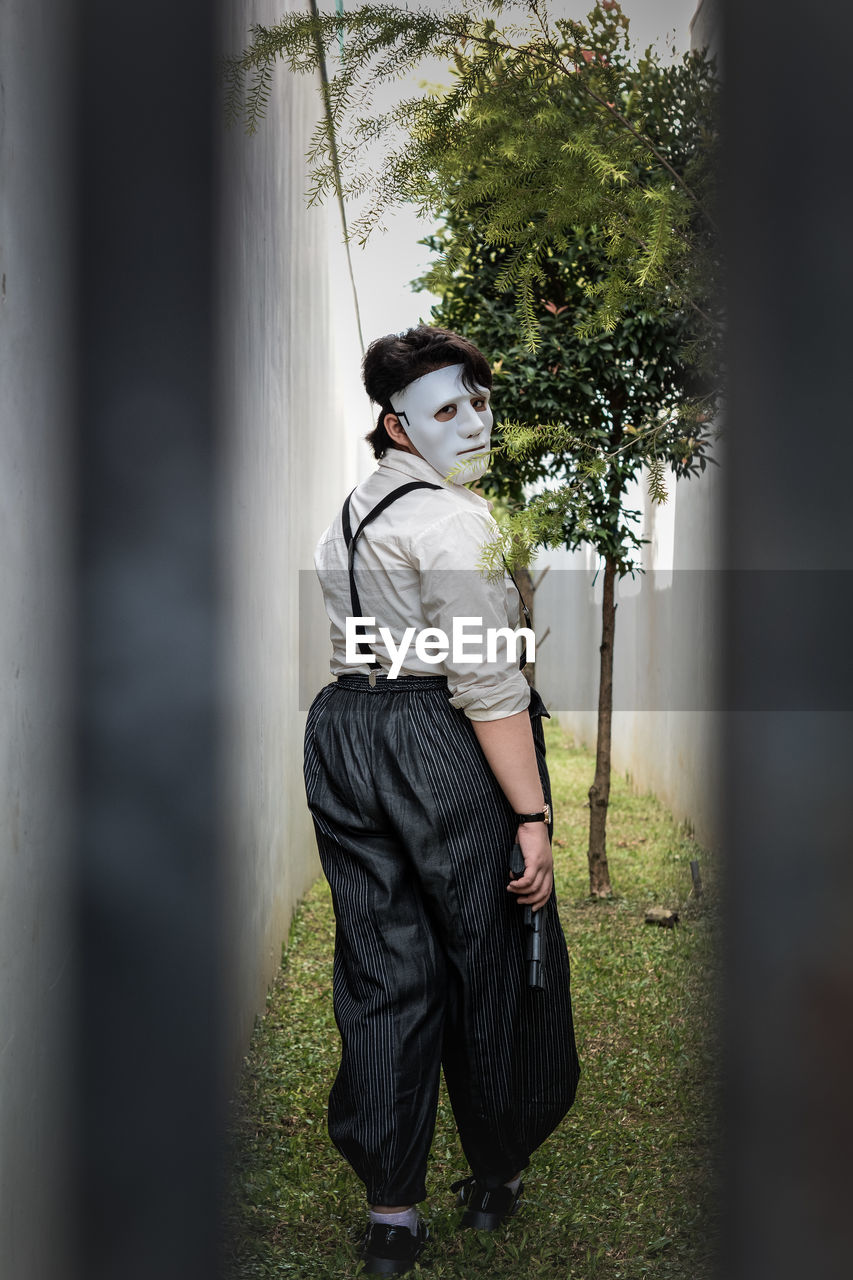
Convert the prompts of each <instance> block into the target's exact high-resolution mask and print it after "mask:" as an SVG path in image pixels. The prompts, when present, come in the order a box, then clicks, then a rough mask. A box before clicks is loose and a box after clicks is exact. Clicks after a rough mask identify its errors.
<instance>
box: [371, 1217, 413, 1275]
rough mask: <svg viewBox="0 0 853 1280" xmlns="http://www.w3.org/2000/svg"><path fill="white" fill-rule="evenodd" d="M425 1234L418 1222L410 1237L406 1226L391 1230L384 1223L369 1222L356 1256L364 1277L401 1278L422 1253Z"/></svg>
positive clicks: (391, 1228)
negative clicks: (358, 1258)
mask: <svg viewBox="0 0 853 1280" xmlns="http://www.w3.org/2000/svg"><path fill="white" fill-rule="evenodd" d="M428 1239H429V1232H428V1231H427V1228H426V1223H425V1222H423V1221H421V1220H419V1221H418V1229H417V1232H416V1234H415V1235H412V1233H411V1231H410V1230H409V1228H408V1227H392V1226H389V1224H388V1223H387V1222H371V1224H370V1226H369V1227H368V1228H367V1234H366V1235H365V1237H364V1240H363V1241H362V1245H361V1250H360V1252H359V1257H361V1258H363V1259H364V1264H365V1265H364V1274H365V1275H367V1276H403V1275H405V1274H406V1272H407V1271H411V1270H412V1267H413V1266H414V1265H415V1263H416V1262H417V1260H418V1258H419V1257H420V1256H421V1254H422V1253H423V1251H424V1247H425V1245H426V1242H427V1240H428Z"/></svg>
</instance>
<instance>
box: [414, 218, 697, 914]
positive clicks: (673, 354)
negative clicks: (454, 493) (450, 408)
mask: <svg viewBox="0 0 853 1280" xmlns="http://www.w3.org/2000/svg"><path fill="white" fill-rule="evenodd" d="M460 222H462V224H463V225H462V227H461V234H460V227H459V223H460ZM425 243H426V244H427V245H428V246H429V247H430V248H431V249H432V250H433V251H434V252H436V253H438V254H440V255H443V256H447V255H450V256H452V257H453V258H454V259H455V260H456V261H457V263H458V265H457V268H456V271H455V273H454V275H453V277H452V279H451V280H450V281H447V280H445V281H444V282H443V287H442V300H441V302H440V303H439V304H438V305H437V306H435V307H433V312H432V318H433V320H434V322H435V323H437V324H442V325H445V326H447V327H448V328H451V329H457V330H459V331H461V332H463V333H465V334H466V336H467V337H469V338H471V339H472V340H473V341H474V342H476V343H477V345H478V346H479V347H480V348H481V349H482V350H484V351H486V352H488V353H489V355H490V357H491V358H492V360H493V371H494V375H495V395H496V400H497V403H498V406H499V409H500V410H501V411H503V412H504V413H505V414H506V415H507V417H506V419H505V420H504V421H502V422H501V423H499V424H498V427H497V428H496V431H495V436H494V442H495V444H496V446H497V447H496V448H495V451H494V453H493V455H492V460H491V468H490V471H489V473H487V475H486V476H485V477H484V478H483V480H482V481H481V482H480V483H481V486H482V487H483V488H484V489H485V490H486V491H487V492H491V493H493V494H495V495H498V496H501V497H504V498H506V497H509V499H510V504H509V505H510V510H511V513H512V514H511V515H510V516H509V518H508V519H507V520H506V521H505V523H504V526H503V537H502V539H501V541H500V543H499V544H496V545H495V546H494V547H491V548H489V549H488V557H487V558H488V560H489V562H490V564H492V565H494V566H495V567H497V566H499V565H500V564H501V560H502V558H503V557H505V558H507V559H510V560H514V561H516V562H517V563H519V562H520V563H526V562H527V559H528V557H529V555H530V554H531V552H532V551H533V550H534V548H535V547H537V546H541V545H550V546H561V545H562V546H565V547H567V548H568V549H570V550H571V549H573V548H575V547H578V546H580V545H581V544H582V543H583V542H589V543H591V544H592V545H593V546H594V547H595V549H596V551H597V552H598V554H599V555H600V556H601V558H602V561H603V565H604V583H603V587H604V590H603V602H602V629H601V637H602V639H601V650H600V678H599V697H598V731H597V740H596V764H595V776H594V779H593V782H592V785H591V787H590V790H589V803H590V825H589V845H588V861H589V877H590V893H591V894H592V895H594V896H596V897H605V896H608V895H609V894H610V893H611V885H610V876H609V869H608V863H607V846H606V824H607V808H608V803H609V796H610V752H611V724H612V709H613V654H614V641H615V623H616V607H615V599H614V597H615V583H616V581H617V580H618V579H619V577H621V576H622V575H624V574H626V573H630V572H633V556H632V553H633V551H634V549H635V548H637V547H638V546H639V545H640V540H639V539H638V537H637V534H636V532H635V529H634V526H635V524H636V521H637V518H638V515H639V513H638V512H636V511H632V510H629V509H627V507H626V505H625V494H626V489H627V486H628V484H629V482H630V481H631V480H633V479H635V478H636V477H637V476H638V475H639V474H640V472H641V470H642V469H643V468H644V467H645V468H646V469H647V470H648V474H649V482H650V486H651V491H652V495H653V496H656V497H657V498H658V499H663V498H664V497H665V496H666V490H665V485H664V479H665V470H666V469H667V468H672V470H674V471H675V473H676V475H678V476H682V477H688V476H691V475H697V474H699V473H701V471H703V470H704V469H705V467H706V465H707V463H708V462H709V461H712V459H711V458H709V457H708V455H707V449H708V446H709V444H710V439H711V437H710V431H709V428H708V425H707V422H701V421H699V420H698V419H699V418H700V417H703V416H704V414H703V413H702V411H701V410H700V409H699V404H700V392H701V384H699V383H698V379H697V373H696V369H695V367H694V366H693V365H692V364H691V363H690V362H689V361H688V360H686V359H685V355H684V348H685V341H686V338H687V335H688V326H687V324H686V322H685V319H684V317H683V316H681V315H679V313H677V312H674V311H672V310H671V309H669V308H665V307H657V308H653V309H650V308H644V307H642V306H640V307H638V306H634V307H630V306H626V307H624V308H623V311H622V314H621V316H620V318H619V319H618V321H617V322H616V324H615V325H614V326H613V327H612V329H611V330H610V332H607V333H602V332H600V331H599V330H596V329H594V328H593V329H592V330H590V327H589V320H590V313H591V311H592V309H593V307H594V305H595V304H594V302H593V301H592V300H591V293H590V288H589V286H590V285H594V284H595V283H596V282H597V281H598V280H599V279H600V277H601V275H602V274H603V272H605V271H606V270H607V260H606V255H605V253H604V250H603V249H602V247H601V245H600V244H599V243H598V241H597V239H596V237H595V235H594V234H590V233H587V232H584V231H583V230H578V231H577V232H576V233H575V235H574V237H573V238H572V239H571V240H570V241H569V242H568V243H567V245H566V248H565V249H564V250H563V251H562V252H561V253H557V252H556V251H551V252H550V253H549V254H546V255H545V257H544V258H543V275H544V279H543V283H542V293H541V296H540V297H539V299H538V300H537V306H538V315H537V323H538V325H539V330H540V341H539V343H538V344H537V347H536V350H535V351H531V350H530V348H529V346H528V345H527V344H526V343H525V342H524V340H523V337H522V335H521V334H520V332H519V325H518V320H517V316H516V313H515V306H514V299H513V295H512V293H511V291H509V290H507V288H506V286H505V283H504V277H505V264H506V261H507V259H508V258H509V257H510V256H511V254H512V253H513V249H514V246H512V245H511V244H509V245H506V246H504V247H502V248H500V249H497V248H495V247H493V246H491V245H488V244H486V243H483V242H481V243H480V244H475V245H472V243H471V241H470V236H469V234H468V227H467V225H466V224H465V222H464V216H463V214H461V213H460V211H459V210H458V209H457V208H456V206H453V207H452V209H451V211H449V212H448V214H447V215H446V217H445V221H444V225H443V227H442V229H441V231H440V232H438V233H437V234H436V235H434V236H431V237H428V238H427V240H426V241H425ZM419 284H420V285H421V286H423V287H430V288H435V287H436V284H435V279H434V276H433V274H432V273H430V274H428V275H427V276H426V277H424V278H423V279H422V280H421V281H420V282H419ZM685 405H687V406H690V410H689V413H686V412H685ZM534 482H540V483H539V487H540V488H541V485H542V484H543V483H544V485H545V489H544V491H543V492H540V493H537V494H536V495H535V496H534V497H532V498H531V499H529V500H526V499H525V491H526V489H527V486H529V485H530V484H532V483H534Z"/></svg>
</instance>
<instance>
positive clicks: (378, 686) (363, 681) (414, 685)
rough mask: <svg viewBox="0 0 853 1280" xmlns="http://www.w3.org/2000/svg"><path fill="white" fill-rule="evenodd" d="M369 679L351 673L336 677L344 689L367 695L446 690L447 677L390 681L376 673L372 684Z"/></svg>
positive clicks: (405, 677) (401, 677) (424, 677)
mask: <svg viewBox="0 0 853 1280" xmlns="http://www.w3.org/2000/svg"><path fill="white" fill-rule="evenodd" d="M371 678H372V677H371V676H362V675H356V674H355V673H353V674H352V675H341V676H338V677H337V683H338V684H339V685H341V686H342V687H343V688H344V689H364V690H367V691H368V692H369V693H416V692H419V691H421V690H424V689H446V688H447V676H397V678H396V679H395V680H392V679H391V677H390V676H387V675H385V674H384V673H380V672H378V671H377V672H376V676H375V681H374V683H373V684H371Z"/></svg>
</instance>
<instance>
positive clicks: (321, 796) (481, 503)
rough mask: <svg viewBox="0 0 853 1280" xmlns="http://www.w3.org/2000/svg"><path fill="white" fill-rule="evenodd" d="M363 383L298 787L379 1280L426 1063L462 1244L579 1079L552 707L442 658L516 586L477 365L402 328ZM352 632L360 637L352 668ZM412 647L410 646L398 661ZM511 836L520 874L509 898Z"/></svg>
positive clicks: (329, 568)
mask: <svg viewBox="0 0 853 1280" xmlns="http://www.w3.org/2000/svg"><path fill="white" fill-rule="evenodd" d="M363 375H364V384H365V388H366V390H367V393H368V395H369V396H370V397H371V399H372V400H373V401H374V402H376V403H377V404H378V405H379V406H380V414H379V420H378V424H377V426H376V428H375V430H374V431H373V432H372V433H371V435H370V436H368V440H369V441H370V443H371V444H372V446H373V450H374V453H375V455H376V457H377V458H378V459H379V465H378V467H377V469H376V471H374V472H373V474H372V475H370V476H369V477H368V479H367V480H365V481H364V482H363V483H362V484H360V485H359V486H358V487H357V488H356V489H354V490H353V492H352V493H351V494H350V496H349V498H348V499H347V501H346V502H345V504H344V508H343V510H342V512H341V513H340V514H339V515H338V516H337V517H336V519H335V520H334V521H333V523H332V524H331V526H330V527H329V528H328V529H327V530H326V532H325V533H324V534H323V536H322V538H321V539H320V542H319V545H318V547H317V551H316V555H315V564H316V567H317V570H318V573H319V576H320V580H321V583H322V586H323V592H324V598H325V604H326V609H327V612H328V614H329V618H330V622H331V636H332V649H333V655H332V662H331V671H332V674H333V676H335V677H336V678H335V680H334V681H333V682H332V683H331V684H328V685H327V686H326V687H325V688H323V689H322V690H321V692H320V693H319V695H318V696H317V698H316V699H315V700H314V702H313V704H312V706H311V709H310V712H309V715H308V721H307V726H306V737H305V782H306V790H307V796H308V803H309V807H310V809H311V813H312V816H313V819H314V825H315V830H316V833H317V842H318V846H319V852H320V859H321V862H322V866H323V870H324V873H325V875H326V877H327V879H328V881H329V884H330V886H331V891H332V899H333V903H334V909H335V916H336V920H337V933H336V943H335V960H334V1007H335V1017H336V1020H337V1024H338V1028H339V1030H340V1034H341V1041H342V1057H341V1065H340V1069H339V1071H338V1075H337V1078H336V1079H335V1083H334V1085H333V1087H332V1091H331V1095H330V1098H329V1133H330V1136H331V1138H332V1141H333V1142H334V1143H335V1145H336V1147H337V1148H338V1150H339V1151H340V1152H341V1154H342V1155H343V1156H344V1157H345V1158H346V1159H347V1160H348V1161H349V1163H350V1164H351V1165H352V1167H353V1169H354V1170H355V1172H356V1174H357V1175H358V1177H359V1178H360V1179H361V1180H362V1181H363V1183H364V1185H365V1189H366V1192H367V1199H368V1203H369V1205H370V1220H369V1224H368V1229H367V1234H366V1236H365V1239H364V1243H363V1245H362V1257H363V1258H364V1259H365V1264H366V1266H365V1270H366V1272H367V1274H378V1275H394V1274H404V1273H405V1272H407V1271H410V1270H411V1269H412V1267H413V1266H414V1263H415V1261H416V1259H417V1258H418V1256H419V1255H420V1253H421V1251H422V1249H423V1247H424V1244H425V1242H426V1240H427V1235H428V1233H427V1229H426V1226H425V1224H424V1223H423V1221H422V1220H421V1219H420V1217H419V1214H418V1209H417V1204H418V1202H419V1201H421V1200H422V1199H424V1197H425V1194H426V1188H425V1175H426V1167H427V1157H428V1153H429V1149H430V1144H431V1141H432V1135H433V1130H434V1126H435V1116H436V1104H437V1096H438V1085H439V1072H440V1069H443V1071H444V1077H445V1081H446V1084H447V1089H448V1093H449V1097H450V1101H451V1105H452V1107H453V1114H454V1118H455V1121H456V1125H457V1128H458V1132H459V1137H460V1141H461V1144H462V1149H463V1151H464V1153H465V1156H466V1159H467V1160H468V1163H469V1165H470V1168H471V1174H470V1176H469V1177H467V1178H464V1179H462V1180H460V1182H458V1183H456V1184H454V1187H453V1188H452V1189H453V1190H455V1191H458V1192H459V1203H460V1204H461V1205H463V1206H464V1209H465V1212H464V1215H463V1218H462V1224H463V1226H469V1227H474V1228H481V1229H486V1230H490V1229H491V1230H494V1229H495V1228H497V1227H498V1226H500V1225H501V1223H502V1222H503V1221H504V1220H505V1219H506V1218H507V1217H509V1216H510V1215H511V1214H512V1213H513V1212H514V1211H515V1209H516V1206H517V1204H518V1200H519V1197H520V1195H521V1192H522V1183H521V1175H522V1173H523V1170H524V1169H525V1168H526V1167H527V1165H528V1163H529V1158H530V1154H531V1152H532V1151H534V1150H535V1149H536V1148H537V1147H538V1146H539V1145H540V1143H542V1142H543V1141H544V1140H545V1138H546V1137H547V1136H548V1135H549V1134H550V1133H551V1132H552V1130H553V1129H554V1127H555V1126H556V1125H557V1124H558V1123H559V1121H560V1120H561V1119H562V1117H563V1116H564V1115H565V1113H566V1112H567V1111H568V1109H569V1107H570V1106H571V1105H572V1102H573V1100H574V1095H575V1090H576V1087H577V1082H578V1077H579V1074H580V1071H579V1066H578V1059H577V1053H576V1050H575V1041H574V1032H573V1027H572V1011H571V997H570V991H569V961H568V955H567V952H566V946H565V941H564V938H563V934H562V930H561V928H560V924H559V920H558V917H557V910H556V902H555V901H554V897H553V874H552V858H551V845H550V833H551V829H552V827H551V815H550V787H549V781H548V772H547V767H546V764H545V746H544V738H543V733H542V725H541V717H542V716H543V715H547V714H548V713H547V711H545V708H544V706H543V704H542V701H541V699H540V697H539V695H538V694H537V693H536V691H535V690H532V689H531V688H530V686H529V684H528V682H527V680H526V679H525V676H524V674H523V672H522V671H521V670H519V664H518V660H517V658H516V657H515V655H512V656H510V654H509V646H508V645H507V646H506V648H505V649H501V650H500V651H495V652H491V651H488V650H486V652H483V651H482V650H481V651H476V650H475V647H474V646H472V645H471V644H470V635H469V637H468V638H469V643H468V644H467V645H466V646H460V649H459V651H458V652H457V651H455V650H452V649H451V650H450V651H448V646H447V644H443V643H442V640H441V637H442V635H444V636H447V637H450V635H451V634H452V631H453V626H454V621H456V622H457V623H458V621H459V619H460V618H461V619H463V620H464V622H465V625H466V626H470V624H471V623H472V620H476V621H477V622H478V623H480V624H481V626H482V628H483V630H484V632H485V630H486V629H488V628H490V627H491V628H494V629H495V630H496V631H497V629H498V628H512V627H513V626H514V621H513V615H514V616H515V617H516V618H517V611H518V600H517V595H516V592H515V588H514V587H513V585H512V583H511V582H508V583H505V582H504V581H503V579H502V578H501V579H498V580H497V581H495V579H494V577H487V576H485V575H484V574H483V572H482V571H481V567H480V566H481V556H482V551H483V546H484V544H485V543H487V542H488V541H490V540H491V539H492V538H493V537H494V535H495V532H496V526H495V524H494V521H493V519H492V516H491V514H490V512H489V505H488V503H487V502H486V501H485V500H484V499H483V498H481V497H480V496H479V495H477V494H476V493H474V492H472V491H471V490H469V489H467V488H465V487H464V486H465V483H466V482H468V481H471V480H475V479H477V478H478V477H479V476H480V475H482V473H483V471H484V470H485V468H486V466H487V463H488V450H489V439H490V432H491V427H492V411H491V408H490V405H489V399H490V388H491V382H492V377H491V369H490V367H489V364H488V362H487V361H486V359H485V358H484V357H483V355H482V354H481V353H480V352H479V351H478V350H477V349H476V347H474V346H473V345H472V344H471V343H470V342H468V341H467V340H466V339H464V338H462V337H460V336H459V335H456V334H453V333H450V332H448V331H446V330H443V329H436V328H431V327H428V326H419V327H417V328H415V329H410V330H409V331H408V332H406V333H403V334H400V335H397V334H392V335H390V336H388V337H384V338H380V339H378V340H377V341H376V342H374V343H372V344H371V346H370V348H369V349H368V351H367V353H366V356H365V359H364V366H363ZM508 587H509V592H508V589H507V588H508ZM353 617H365V618H368V619H372V620H373V622H374V623H375V629H370V628H369V627H368V626H367V624H365V625H364V627H363V628H362V629H361V630H360V632H359V634H362V635H367V636H369V637H370V638H369V641H368V642H365V641H362V642H361V644H360V646H359V649H358V650H357V651H356V652H353V641H354V637H355V632H354V631H353V630H352V623H350V624H348V621H347V620H348V619H352V618H353ZM348 625H349V627H350V632H351V634H350V636H349V641H350V653H349V658H350V659H351V660H350V661H347V640H348V635H347V629H348ZM380 628H382V629H384V634H383V632H382V631H380V630H379V629H380ZM413 634H414V636H417V635H419V634H420V636H421V637H422V643H420V644H419V645H418V644H417V643H416V644H415V646H414V647H413V646H412V644H411V643H410V644H409V645H408V647H404V644H403V641H404V640H405V639H407V638H408V639H409V640H410V641H411V639H412V635H413ZM424 637H425V639H424ZM515 841H517V842H518V843H519V845H520V846H521V850H522V854H523V858H524V867H525V869H524V873H523V875H522V876H521V878H520V879H518V880H516V881H514V882H510V881H509V875H508V870H507V867H508V860H509V853H510V849H511V848H512V846H513V843H514V842H515ZM519 904H529V905H530V906H531V908H533V909H541V910H542V912H543V932H544V943H545V947H544V961H543V968H544V990H531V989H530V987H528V986H527V984H526V982H525V965H524V941H523V926H522V911H521V908H520V905H519Z"/></svg>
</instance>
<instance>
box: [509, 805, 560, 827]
mask: <svg viewBox="0 0 853 1280" xmlns="http://www.w3.org/2000/svg"><path fill="white" fill-rule="evenodd" d="M515 820H516V822H518V823H522V822H546V823H547V822H550V821H551V806H550V805H549V804H546V805H545V808H544V809H542V810H541V812H539V813H517V814H516V815H515Z"/></svg>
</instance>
